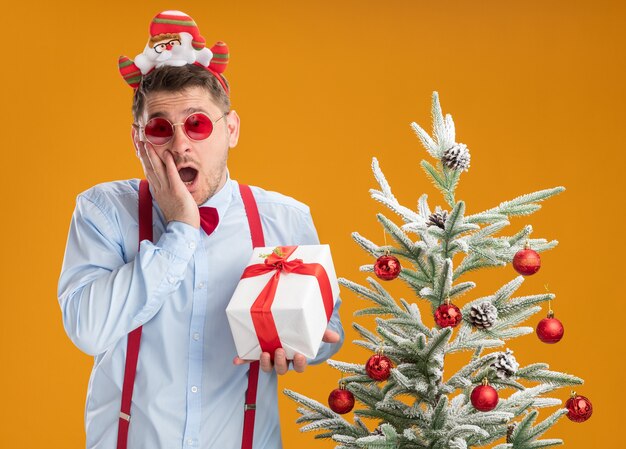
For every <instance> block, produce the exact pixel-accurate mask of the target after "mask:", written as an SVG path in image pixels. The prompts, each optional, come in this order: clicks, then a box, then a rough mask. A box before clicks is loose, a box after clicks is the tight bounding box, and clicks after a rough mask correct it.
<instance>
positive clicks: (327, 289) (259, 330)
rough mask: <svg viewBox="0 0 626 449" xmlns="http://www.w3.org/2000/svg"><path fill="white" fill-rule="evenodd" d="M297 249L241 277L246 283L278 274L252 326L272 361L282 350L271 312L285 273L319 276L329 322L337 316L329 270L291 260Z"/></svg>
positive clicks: (254, 311) (255, 309)
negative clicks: (277, 289) (256, 277)
mask: <svg viewBox="0 0 626 449" xmlns="http://www.w3.org/2000/svg"><path fill="white" fill-rule="evenodd" d="M296 248H298V247H297V246H279V247H277V248H276V249H275V250H274V252H272V254H270V255H269V256H268V257H267V258H266V259H265V263H258V264H254V265H250V266H248V267H246V269H245V271H244V272H243V274H242V275H241V279H245V278H249V277H254V276H260V275H262V274H265V273H269V272H270V271H275V273H274V276H272V277H271V278H270V279H269V281H268V282H267V284H266V285H265V287H264V288H263V290H261V293H259V296H257V298H256V300H255V301H254V303H253V304H252V307H251V308H250V313H251V315H252V323H253V324H254V330H255V331H256V334H257V338H258V339H259V345H260V346H261V351H263V352H269V353H270V357H271V358H272V359H273V358H274V351H276V349H278V348H282V344H281V342H280V338H279V337H278V330H277V329H276V324H275V323H274V317H273V316H272V311H271V308H272V303H273V302H274V296H275V295H276V288H277V287H278V281H279V279H280V274H281V273H282V272H285V273H287V274H288V273H296V274H304V275H309V276H315V278H316V279H317V282H318V284H319V287H320V292H321V294H322V301H323V302H324V309H325V311H326V322H328V321H330V317H331V315H332V313H333V292H332V288H331V286H330V281H329V280H328V275H327V274H326V270H324V267H323V266H322V265H320V264H318V263H304V262H303V261H302V259H294V260H287V259H288V258H289V256H291V254H293V252H294V251H295V250H296Z"/></svg>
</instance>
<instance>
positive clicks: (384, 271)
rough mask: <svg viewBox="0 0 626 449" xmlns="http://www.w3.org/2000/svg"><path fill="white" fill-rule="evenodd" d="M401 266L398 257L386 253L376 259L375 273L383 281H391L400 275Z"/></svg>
mask: <svg viewBox="0 0 626 449" xmlns="http://www.w3.org/2000/svg"><path fill="white" fill-rule="evenodd" d="M401 268H402V267H401V266H400V261H399V260H398V258H397V257H394V256H390V255H389V254H386V255H384V256H380V257H379V258H378V259H376V263H375V264H374V273H376V276H378V277H379V278H380V279H382V280H383V281H391V280H392V279H395V278H397V277H398V275H399V274H400V269H401Z"/></svg>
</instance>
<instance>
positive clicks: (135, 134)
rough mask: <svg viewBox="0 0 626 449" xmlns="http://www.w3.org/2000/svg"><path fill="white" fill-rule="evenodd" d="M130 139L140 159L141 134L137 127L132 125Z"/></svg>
mask: <svg viewBox="0 0 626 449" xmlns="http://www.w3.org/2000/svg"><path fill="white" fill-rule="evenodd" d="M130 138H131V139H132V141H133V145H134V147H135V154H136V155H137V157H139V144H140V142H139V133H138V132H137V127H136V126H135V125H131V127H130Z"/></svg>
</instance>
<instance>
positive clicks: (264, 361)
mask: <svg viewBox="0 0 626 449" xmlns="http://www.w3.org/2000/svg"><path fill="white" fill-rule="evenodd" d="M261 369H262V370H263V371H265V372H266V373H269V372H271V371H272V361H271V360H270V353H269V352H264V353H263V354H261Z"/></svg>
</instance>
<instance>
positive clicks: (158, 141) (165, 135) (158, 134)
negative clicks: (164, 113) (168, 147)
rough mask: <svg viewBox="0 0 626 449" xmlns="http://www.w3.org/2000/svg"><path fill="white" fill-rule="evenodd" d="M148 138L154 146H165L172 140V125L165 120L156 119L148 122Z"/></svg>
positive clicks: (146, 130)
mask: <svg viewBox="0 0 626 449" xmlns="http://www.w3.org/2000/svg"><path fill="white" fill-rule="evenodd" d="M144 132H145V133H146V138H147V139H148V141H149V142H150V143H152V144H154V145H163V144H165V143H167V142H169V140H170V139H171V138H172V135H173V134H174V133H173V130H172V124H171V123H170V122H168V121H167V120H165V119H164V118H160V117H155V118H153V119H151V120H149V121H148V123H147V124H146V127H145V129H144Z"/></svg>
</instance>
